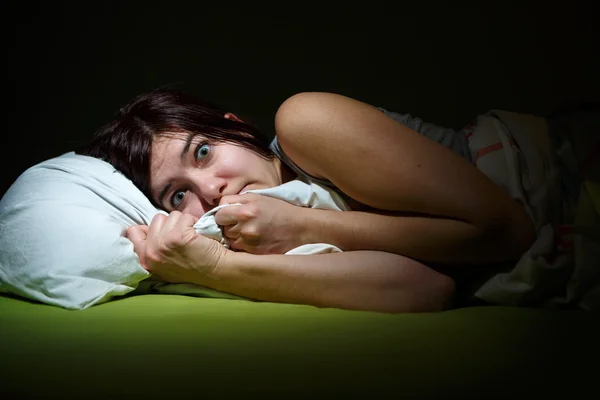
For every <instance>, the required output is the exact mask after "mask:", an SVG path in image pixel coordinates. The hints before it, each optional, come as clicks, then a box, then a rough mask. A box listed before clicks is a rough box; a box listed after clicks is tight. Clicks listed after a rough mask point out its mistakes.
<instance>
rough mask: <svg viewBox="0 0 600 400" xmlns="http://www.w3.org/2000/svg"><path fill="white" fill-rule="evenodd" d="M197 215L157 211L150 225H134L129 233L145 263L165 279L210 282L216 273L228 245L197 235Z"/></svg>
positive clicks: (155, 273)
mask: <svg viewBox="0 0 600 400" xmlns="http://www.w3.org/2000/svg"><path fill="white" fill-rule="evenodd" d="M196 221H197V218H195V217H194V216H192V215H189V214H182V213H181V212H179V211H173V212H172V213H171V214H169V216H165V215H162V214H157V215H156V216H155V217H154V218H153V219H152V221H151V222H150V226H146V225H135V226H132V227H130V228H128V229H127V232H126V237H127V238H128V239H129V240H131V242H132V243H133V249H134V251H135V253H136V254H137V255H138V257H139V258H140V263H141V264H142V267H143V268H145V269H146V270H148V271H149V272H151V273H152V275H156V277H157V278H159V279H160V280H162V281H165V282H171V283H179V282H188V283H196V284H199V285H207V282H209V281H210V280H212V279H213V278H214V277H215V274H216V270H217V268H218V267H219V265H220V262H221V261H222V259H223V258H224V255H225V254H226V253H227V251H228V250H227V249H226V248H225V247H224V246H223V245H222V244H220V243H219V242H217V241H215V240H212V239H209V238H206V237H204V236H202V235H198V234H197V233H196V231H195V230H194V228H193V225H194V223H196Z"/></svg>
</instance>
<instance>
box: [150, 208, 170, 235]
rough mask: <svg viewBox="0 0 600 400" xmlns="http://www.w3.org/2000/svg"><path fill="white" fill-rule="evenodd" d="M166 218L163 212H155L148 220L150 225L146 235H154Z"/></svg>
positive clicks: (157, 232) (158, 231)
mask: <svg viewBox="0 0 600 400" xmlns="http://www.w3.org/2000/svg"><path fill="white" fill-rule="evenodd" d="M166 220H167V216H166V215H163V214H156V215H155V216H154V217H153V218H152V221H150V226H149V227H148V232H147V234H148V237H150V238H152V237H156V236H158V234H159V233H160V231H161V230H162V227H163V225H164V223H165V221H166Z"/></svg>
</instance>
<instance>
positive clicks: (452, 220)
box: [275, 93, 535, 262]
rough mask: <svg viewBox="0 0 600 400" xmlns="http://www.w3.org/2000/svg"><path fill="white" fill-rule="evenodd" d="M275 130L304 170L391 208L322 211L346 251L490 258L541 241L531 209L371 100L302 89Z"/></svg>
mask: <svg viewBox="0 0 600 400" xmlns="http://www.w3.org/2000/svg"><path fill="white" fill-rule="evenodd" d="M275 126H276V131H277V135H278V138H279V142H280V144H281V146H282V148H283V150H284V151H285V152H286V153H287V154H288V156H290V157H291V158H292V159H293V160H294V161H295V162H296V163H297V164H298V165H299V166H300V167H301V168H303V169H304V170H305V171H307V172H308V173H310V174H312V175H314V176H316V177H320V178H325V179H328V180H330V181H331V182H333V183H334V184H335V185H336V186H337V187H339V188H340V189H341V190H342V191H343V192H345V193H346V194H348V195H349V196H351V197H352V198H353V199H355V200H357V201H359V202H361V203H363V204H366V205H368V206H370V207H373V208H375V209H379V210H385V211H389V212H390V213H388V214H389V215H383V213H382V214H380V215H371V216H366V215H362V214H359V213H356V214H354V215H347V216H346V215H345V216H337V215H336V216H334V215H333V214H326V213H321V217H323V219H322V220H320V221H321V224H322V226H326V229H321V232H320V234H322V235H329V236H327V237H325V238H324V239H328V240H330V241H332V242H333V243H340V244H341V245H342V248H346V249H353V248H361V247H362V246H363V244H361V243H364V242H362V241H363V240H366V241H367V242H369V243H370V246H371V248H374V249H384V250H386V251H392V252H397V253H400V254H405V255H410V256H411V257H415V258H418V259H423V260H427V259H430V260H432V261H436V262H457V261H460V262H462V261H466V262H471V261H473V262H482V261H483V262H485V261H495V260H497V259H498V257H501V256H502V255H508V257H509V259H513V258H517V257H518V256H519V255H520V253H521V252H522V251H524V250H526V248H527V247H528V246H529V245H530V243H531V242H532V241H533V238H534V236H535V233H534V231H533V225H532V224H531V221H529V218H528V216H527V215H526V213H525V211H524V210H523V208H522V207H521V206H520V205H519V204H517V203H516V202H514V201H513V200H512V199H511V198H510V197H509V196H508V195H507V194H506V193H504V191H503V190H502V189H501V188H500V187H498V186H497V185H495V184H494V183H493V182H492V181H491V180H490V179H489V178H487V177H486V176H485V175H484V174H483V173H481V171H478V170H477V169H476V168H475V167H473V166H472V165H470V164H469V163H468V162H466V161H465V160H464V159H462V158H461V157H459V156H458V155H456V154H454V153H453V152H451V151H449V150H448V149H446V148H444V147H443V146H442V145H440V144H438V143H435V142H433V141H431V140H429V139H428V138H425V137H423V136H422V135H420V134H418V133H417V132H415V131H413V130H411V129H409V128H407V127H405V126H404V125H402V124H400V123H398V122H396V121H394V120H392V119H391V118H389V117H387V116H386V115H385V114H383V113H382V112H380V111H379V110H377V109H375V108H374V107H372V106H370V105H368V104H365V103H362V102H359V101H357V100H353V99H350V98H347V97H344V96H340V95H335V94H329V93H301V94H299V95H296V96H293V97H291V98H290V99H288V100H287V101H286V102H284V103H283V104H282V106H281V107H280V109H279V110H278V112H277V115H276V120H275ZM394 212H396V213H400V214H402V213H406V212H409V213H417V214H420V215H429V216H434V217H436V218H429V217H413V216H411V217H408V216H403V217H398V216H395V217H394V216H392V214H393V213H394ZM314 215H316V214H314ZM315 220H319V219H318V218H316V217H315V218H314V220H312V219H311V222H315ZM317 223H318V222H317ZM327 229H331V230H330V231H329V234H328V233H326V231H327ZM357 229H364V233H362V234H361V233H360V232H358V231H357ZM357 232H358V233H357ZM316 234H319V233H318V232H317V233H316ZM323 241H325V240H323ZM392 241H396V242H398V243H393V242H392ZM402 241H405V242H404V243H401V242H402ZM487 250H493V251H492V252H488V251H487ZM486 257H489V258H486Z"/></svg>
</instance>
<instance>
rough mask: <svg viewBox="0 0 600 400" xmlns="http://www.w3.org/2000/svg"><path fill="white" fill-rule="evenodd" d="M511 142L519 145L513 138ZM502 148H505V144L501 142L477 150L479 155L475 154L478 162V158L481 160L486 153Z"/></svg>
mask: <svg viewBox="0 0 600 400" xmlns="http://www.w3.org/2000/svg"><path fill="white" fill-rule="evenodd" d="M509 143H510V144H511V145H513V146H517V143H515V141H514V140H512V139H511V140H509ZM502 148H504V146H503V145H502V143H500V142H498V143H494V144H491V145H489V146H486V147H484V148H483V149H481V150H479V151H478V152H477V156H475V162H477V160H479V159H480V158H481V157H483V156H485V155H486V154H489V153H492V152H494V151H497V150H501V149H502Z"/></svg>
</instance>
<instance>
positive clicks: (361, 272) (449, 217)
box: [81, 90, 535, 312]
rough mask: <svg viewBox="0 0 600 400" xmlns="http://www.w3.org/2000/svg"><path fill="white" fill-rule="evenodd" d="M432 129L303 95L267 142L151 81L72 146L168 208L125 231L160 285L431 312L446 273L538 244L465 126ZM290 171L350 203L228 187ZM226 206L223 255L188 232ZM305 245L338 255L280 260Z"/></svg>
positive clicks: (334, 98) (444, 289)
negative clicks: (300, 203)
mask: <svg viewBox="0 0 600 400" xmlns="http://www.w3.org/2000/svg"><path fill="white" fill-rule="evenodd" d="M402 118H405V119H406V120H405V121H400V122H399V121H398V120H401V119H402ZM406 121H409V122H411V123H413V126H414V127H415V129H416V130H413V129H411V128H410V127H409V126H407V125H410V124H406ZM401 122H405V123H404V124H403V123H401ZM415 124H416V125H415ZM440 129H441V128H437V127H434V126H432V125H428V124H423V125H421V123H420V121H418V120H416V121H410V120H409V119H408V117H407V116H401V115H399V114H394V113H389V112H386V111H385V110H382V109H377V108H375V107H373V106H370V105H368V104H365V103H362V102H360V101H357V100H354V99H350V98H348V97H345V96H341V95H336V94H331V93H301V94H297V95H294V96H292V97H291V98H289V99H287V100H286V101H285V102H284V103H283V104H282V105H281V106H280V107H279V109H278V111H277V113H276V117H275V131H276V140H275V141H274V142H273V143H272V146H271V148H269V147H268V141H267V139H266V138H265V137H264V136H263V135H262V134H261V133H260V132H259V131H258V130H257V129H256V128H254V127H253V126H252V125H250V124H247V123H245V122H244V121H243V120H242V119H241V118H239V117H237V116H236V115H234V114H233V113H230V112H228V111H227V110H222V109H220V108H219V107H216V106H214V105H210V104H208V103H204V102H201V101H199V100H197V99H195V98H193V97H191V96H188V95H186V94H183V93H178V92H174V91H169V90H159V91H155V92H151V93H148V94H144V95H142V96H139V97H138V98H136V99H134V100H133V101H132V102H131V103H129V104H128V105H127V106H125V107H124V108H122V109H121V111H120V113H119V114H118V115H117V117H116V118H115V120H114V121H112V122H111V123H110V124H109V125H107V126H106V127H105V128H104V129H102V130H101V131H100V132H99V133H98V134H97V136H96V138H95V140H94V142H93V143H92V144H91V145H90V146H89V147H88V148H87V149H85V150H83V151H81V153H83V154H87V155H91V156H95V157H99V158H102V159H105V160H106V161H108V162H110V163H112V164H113V165H114V166H115V168H117V169H119V170H120V171H122V172H123V173H124V174H125V175H127V176H128V177H129V178H130V179H132V181H133V182H134V183H135V184H136V185H137V186H138V187H139V188H140V189H141V190H142V191H143V192H144V193H145V194H146V195H147V196H148V197H149V198H150V199H152V201H153V202H154V203H155V204H156V205H157V206H158V207H160V208H162V209H164V210H166V211H168V212H170V214H169V216H162V215H158V216H156V217H155V218H154V219H153V221H152V222H151V224H150V226H134V227H131V228H130V229H128V231H127V237H128V238H129V239H130V240H131V241H132V242H133V244H134V249H135V251H136V253H137V254H138V256H139V257H140V261H141V263H142V265H143V266H144V267H145V268H146V269H148V270H149V271H151V272H152V273H153V274H154V275H156V276H158V277H159V278H160V279H162V280H165V281H167V282H191V283H196V284H199V285H203V286H208V287H211V288H213V289H216V290H220V291H224V292H229V293H233V294H236V295H239V296H243V297H247V298H252V299H257V300H263V301H275V302H286V303H301V304H312V305H316V306H321V307H339V308H347V309H362V310H376V311H384V312H407V311H435V310H442V309H445V308H448V307H449V306H450V305H451V303H452V297H453V292H454V282H453V281H452V279H451V278H449V277H448V276H446V275H445V274H443V272H444V269H443V268H444V266H448V267H449V266H452V265H485V264H489V263H499V262H505V261H511V260H517V259H518V258H519V257H520V255H521V254H522V253H523V252H524V251H525V250H526V249H527V248H528V246H529V245H530V244H531V243H532V241H533V239H534V237H535V232H534V228H533V225H532V223H531V220H530V219H529V217H528V216H527V214H526V212H525V210H524V209H523V208H522V206H521V205H520V204H519V203H517V202H515V201H513V200H512V199H511V198H510V197H509V196H508V195H507V194H506V193H505V192H504V191H503V190H502V189H501V188H500V187H498V186H496V185H495V184H494V183H493V182H492V181H491V180H489V179H488V178H487V177H486V176H485V175H484V174H482V173H481V172H480V171H478V170H477V168H475V167H474V166H473V165H472V163H471V162H470V157H469V153H468V150H467V151H465V150H463V149H464V148H465V145H464V143H465V141H464V138H462V137H460V134H457V133H455V132H453V131H449V132H448V133H447V135H441V137H440V139H439V142H441V143H444V142H445V143H446V146H447V147H446V146H444V145H442V144H440V143H437V142H436V140H431V138H430V137H426V136H425V135H424V134H423V133H426V131H427V130H430V131H435V132H440ZM417 130H419V131H421V133H419V132H417ZM442 131H443V130H442ZM275 153H276V154H277V156H275ZM282 160H283V162H282ZM299 174H300V175H303V176H304V177H306V178H308V179H312V180H315V181H316V182H319V183H321V184H324V185H329V186H331V187H333V188H335V189H336V190H337V191H339V192H340V193H341V194H342V195H343V196H344V197H345V199H346V200H347V201H348V202H349V204H350V206H351V207H352V211H348V212H342V213H340V212H334V211H327V210H318V209H307V208H300V207H296V206H293V205H291V204H289V203H286V202H284V201H280V200H276V199H271V198H266V197H265V196H259V195H253V194H244V195H240V194H239V193H240V192H242V191H244V190H247V189H260V188H265V187H273V186H277V185H280V184H282V183H285V182H287V181H289V180H292V179H295V178H296V177H298V175H299ZM231 203H242V205H241V206H236V207H227V208H224V209H222V210H220V211H219V212H218V213H217V214H216V222H217V223H218V224H219V225H221V226H223V232H224V235H225V236H226V237H227V238H228V239H229V241H230V244H231V249H229V250H228V249H226V248H224V247H223V246H222V245H220V244H219V243H217V242H216V241H214V240H210V239H207V238H205V237H202V236H200V235H197V234H196V233H195V231H194V230H193V228H192V226H193V224H194V223H195V222H196V221H197V220H198V218H199V217H200V216H201V215H203V214H204V213H205V212H206V211H208V210H209V209H211V208H213V207H216V206H217V205H221V204H231ZM314 242H322V243H330V244H333V245H336V246H337V247H339V248H341V249H342V250H344V252H342V253H334V254H319V255H298V256H291V255H283V253H284V252H286V251H287V250H289V249H291V248H294V247H297V246H299V245H301V244H305V243H314ZM427 265H438V268H440V272H437V271H435V270H433V269H432V268H430V267H428V266H427Z"/></svg>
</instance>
